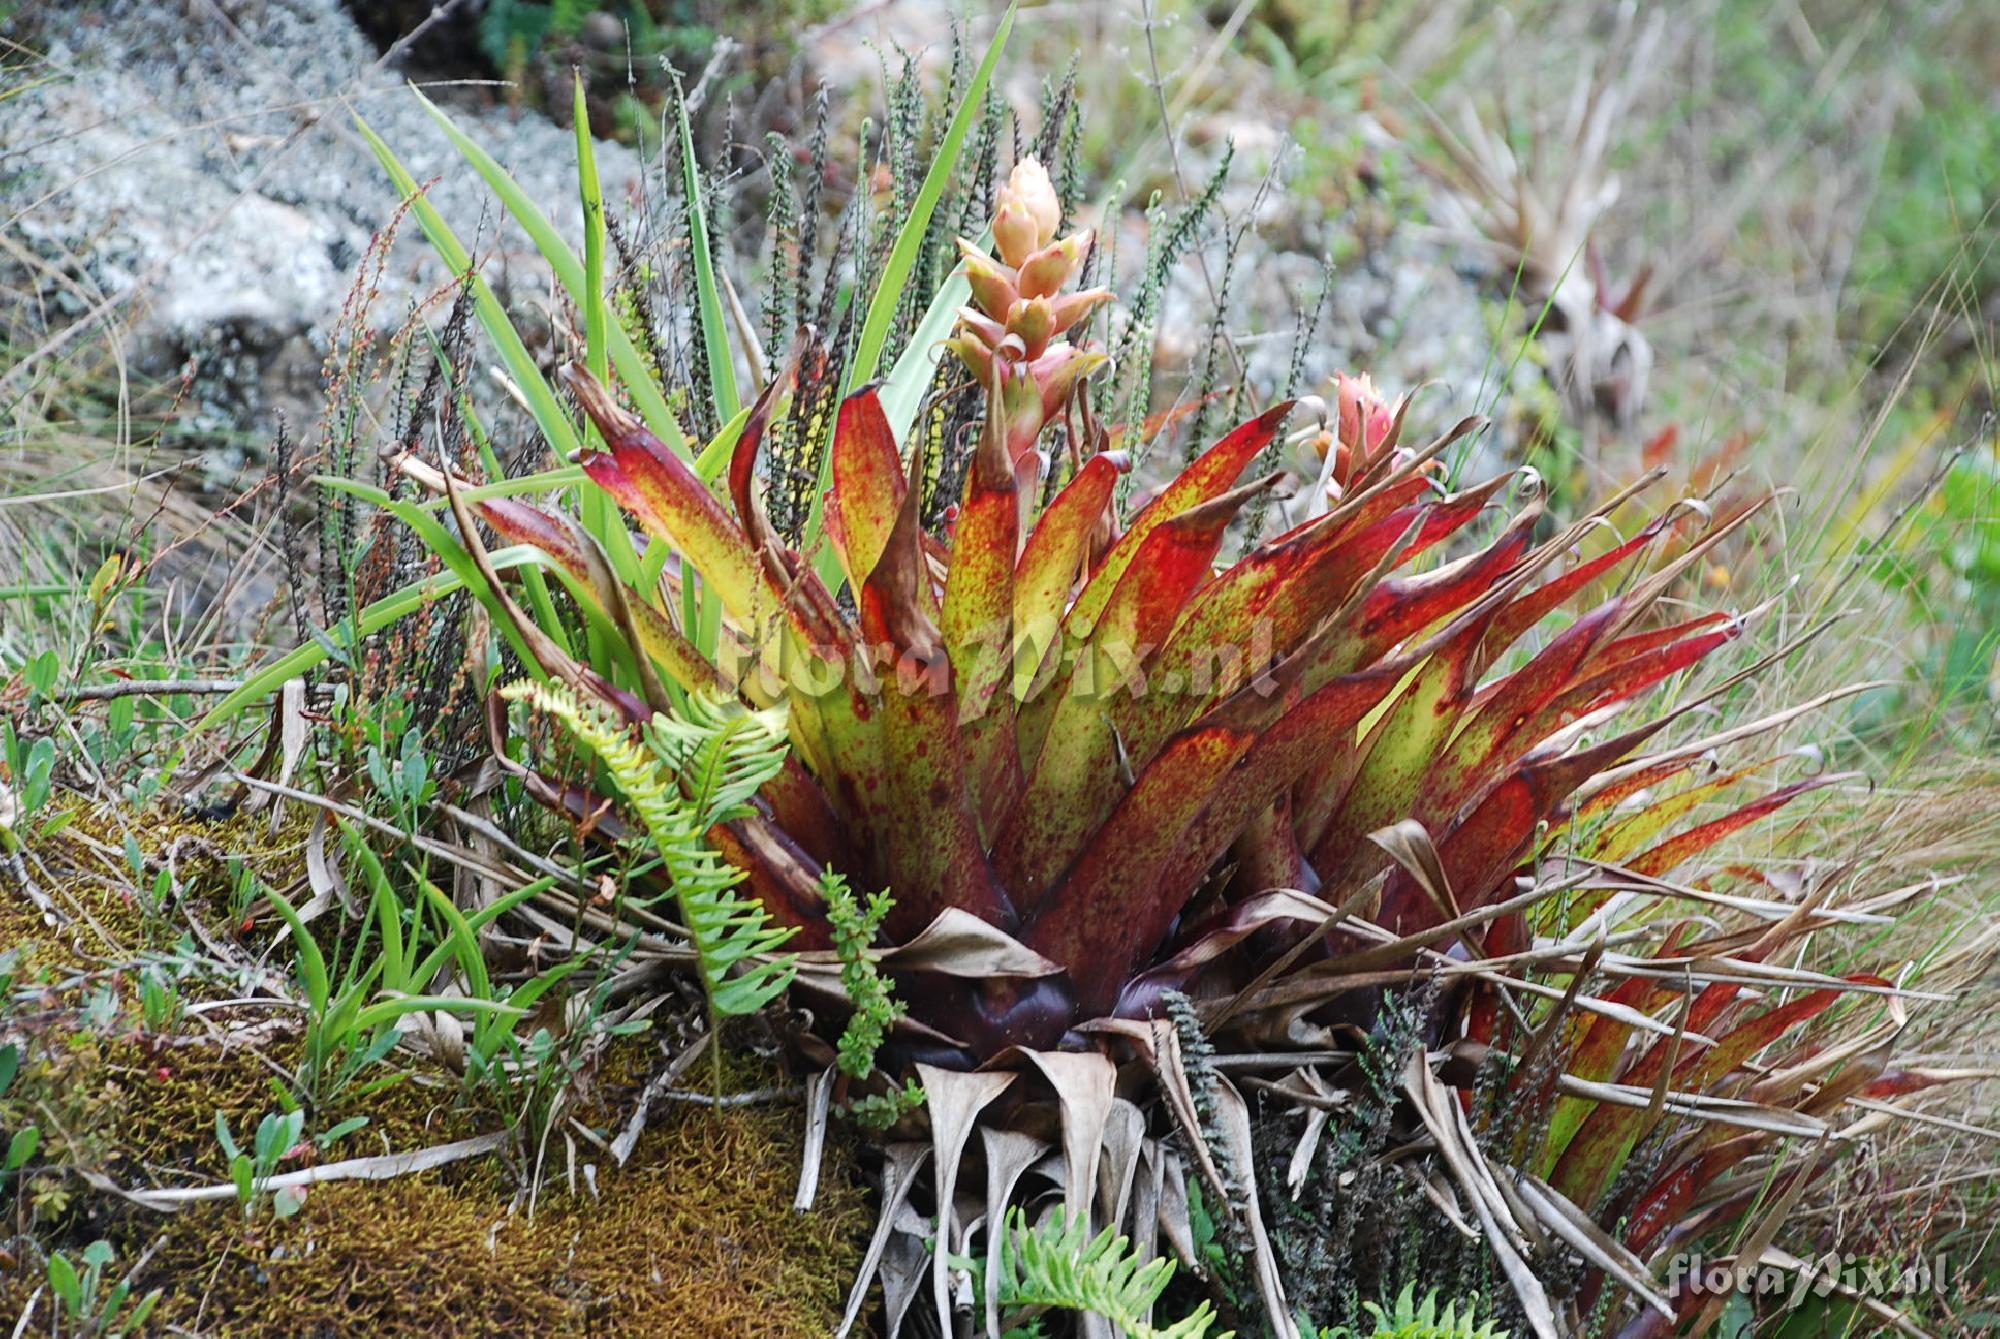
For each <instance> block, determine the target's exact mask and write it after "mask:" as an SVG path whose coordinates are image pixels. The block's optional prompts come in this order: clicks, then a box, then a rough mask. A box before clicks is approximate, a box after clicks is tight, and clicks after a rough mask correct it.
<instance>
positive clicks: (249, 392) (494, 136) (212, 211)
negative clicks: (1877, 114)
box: [0, 0, 640, 470]
mask: <svg viewBox="0 0 2000 1339" xmlns="http://www.w3.org/2000/svg"><path fill="white" fill-rule="evenodd" d="M14 22H15V24H16V25H21V24H28V25H31V27H32V31H33V33H34V35H35V36H36V37H37V38H38V40H39V42H40V43H41V45H42V49H44V50H46V51H47V53H48V67H47V68H48V72H49V73H51V74H53V75H55V76H56V77H54V78H52V79H50V80H48V81H47V82H45V83H43V84H41V85H40V86H38V87H33V88H30V89H28V90H27V91H25V92H23V93H21V94H19V95H17V96H15V97H11V98H8V99H5V100H0V145H6V146H8V148H7V149H6V151H4V153H0V216H4V217H5V218H7V219H8V220H9V221H10V224H11V225H12V226H13V227H14V228H15V229H17V235H19V236H20V237H21V238H23V239H24V240H25V241H26V243H27V244H28V246H29V247H30V248H31V249H32V250H33V251H34V252H35V253H37V254H38V255H39V256H40V257H41V258H42V259H44V260H47V261H49V262H50V263H51V264H52V265H54V266H55V267H57V268H58V269H60V270H61V271H63V272H64V273H66V274H67V275H69V276H70V278H71V279H72V280H73V285H71V286H67V287H63V286H53V285H49V284H48V283H47V281H46V279H44V280H43V281H41V283H40V284H38V286H40V287H43V288H45V289H46V290H47V296H48V298H49V299H50V303H51V306H52V308H53V309H54V315H55V318H56V319H55V321H54V322H53V323H54V324H60V323H61V321H62V320H64V319H74V318H75V317H77V316H79V315H81V314H83V313H84V312H87V311H91V310H94V309H95V308H96V307H97V306H98V305H100V304H103V303H105V302H107V301H110V302H113V303H116V304H117V307H116V310H117V311H118V312H119V315H120V317H121V318H122V321H123V325H124V330H125V338H126V339H127V341H128V351H129V352H130V353H131V354H132V355H133V356H134V361H135V363H136V364H137V365H138V366H139V367H140V368H141V369H142V370H144V371H147V372H151V373H154V374H172V373H174V372H176V371H178V370H179V369H180V368H181V367H182V366H183V365H184V364H186V363H187V362H188V360H189V359H190V358H192V359H193V360H194V361H195V364H196V373H195V379H194V381H193V383H192V392H193V394H194V395H195V397H196V398H197V400H198V401H199V402H201V403H199V404H198V405H197V406H196V412H195V414H194V415H193V418H194V420H195V421H196V422H200V421H202V419H203V412H202V411H203V410H204V409H207V410H211V411H213V412H212V413H211V414H209V415H208V417H209V418H210V419H212V420H213V421H216V422H225V421H234V422H236V423H237V424H239V425H241V424H246V423H247V424H248V425H249V427H250V430H251V436H252V437H253V438H254V437H256V436H258V435H260V434H265V433H268V432H269V430H270V428H271V426H272V423H273V418H274V413H275V411H276V410H277V409H279V408H281V407H282V408H286V409H287V410H288V412H289V413H290V414H291V416H292V417H293V420H294V422H295V423H296V422H301V421H302V422H305V423H310V422H311V421H312V420H313V419H314V418H315V417H316V416H317V414H318V410H319V404H318V397H319V367H320V363H321V361H322V359H323V358H324V356H325V350H326V347H327V345H326V339H327V335H328V332H329V330H330V329H331V327H332V326H333V324H334V322H335V321H336V320H337V319H338V317H339V315H340V312H341V309H342V305H343V303H344V302H345V301H347V299H348V296H349V293H350V290H351V288H352V286H353V284H354V280H355V276H356V274H357V271H358V268H359V262H360V261H361V259H362V257H363V255H364V254H365V252H366V251H367V248H368V247H369V244H370V239H371V237H372V236H373V235H374V234H375V233H376V231H377V230H378V229H380V228H382V227H383V226H384V225H385V224H387V223H389V222H390V221H391V219H392V217H393V216H394V215H395V213H396V206H397V200H396V196H395V192H394V189H393V187H392V186H391V185H390V184H389V181H388V179H387V177H386V176H385V175H384V174H383V172H382V170H381V168H380V166H379V165H378V164H377V163H376V161H375V158H374V156H373V154H372V153H371V152H370V151H369V149H368V146H367V144H366V142H365V141H364V140H363V139H362V137H361V136H360V134H359V133H358V132H357V131H356V130H355V128H354V126H353V122H352V116H353V115H354V114H356V113H358V114H360V115H362V116H364V117H366V118H367V120H368V122H369V124H370V125H371V126H373V127H374V129H375V130H376V131H377V132H378V133H379V134H380V135H381V136H382V137H383V139H384V140H386V141H387V142H388V143H389V144H390V145H391V146H392V147H393V148H394V149H395V151H396V152H397V154H398V155H399V156H400V157H401V158H402V160H403V161H404V163H405V164H406V165H407V166H408V167H409V169H410V171H411V173H412V174H413V175H414V176H415V177H416V178H417V180H419V181H428V180H430V179H431V178H434V177H435V178H438V180H437V182H436V185H435V186H434V187H433V188H432V190H431V192H430V198H431V199H432V201H433V202H435V203H436V204H437V205H438V207H439V209H440V210H441V211H442V212H443V213H444V215H445V217H446V218H447V219H449V220H450V221H451V222H452V224H453V226H454V227H455V228H456V229H457V230H458V231H459V234H460V236H461V237H462V238H463V239H465V240H466V241H467V243H468V244H469V245H473V246H474V247H475V249H476V251H477V253H478V254H479V255H481V257H482V258H483V260H484V261H485V263H486V265H487V271H488V274H489V277H490V278H494V279H495V280H496V281H497V280H500V279H502V278H504V276H505V274H506V273H507V271H508V269H509V267H510V265H511V266H513V267H514V268H515V269H516V270H517V271H518V270H520V269H521V268H522V267H523V266H530V267H532V269H533V270H534V272H535V273H537V274H539V272H540V267H539V265H537V264H535V263H534V262H533V261H532V253H531V251H530V250H529V249H528V245H527V243H526V240H525V239H524V238H522V237H521V236H520V235H519V234H518V233H516V232H515V231H513V230H512V229H511V228H508V227H504V226H502V222H503V218H504V215H503V214H502V212H501V211H500V209H499V208H498V206H497V204H496V203H495V202H493V201H492V199H491V198H490V196H489V195H488V194H487V193H486V191H485V190H484V187H483V184H482V183H480V182H479V180H478V179H477V177H476V176H475V175H474V173H473V172H472V171H471V169H470V168H469V167H467V166H466V165H465V163H464V162H463V160H462V159H460V157H459V155H458V154H457V152H456V151H455V150H453V149H452V147H451V146H450V144H449V143H448V142H447V141H446V140H445V139H444V137H443V136H442V135H441V134H440V133H439V131H438V129H437V126H436V124H435V123H434V122H433V121H432V119H431V117H430V115H429V114H428V113H427V112H426V111H425V110H424V108H423V106H422V104H421V103H420V102H419V101H418V100H417V98H416V96H415V94H414V93H412V92H411V91H410V90H409V89H408V88H407V87H406V86H405V85H404V83H403V81H402V79H401V77H400V76H399V75H398V74H396V73H395V72H394V71H393V70H391V69H389V68H386V67H384V66H382V65H381V64H380V62H379V58H378V55H377V52H376V51H375V50H374V48H373V47H372V46H371V45H370V43H369V42H368V40H367V39H366V38H365V37H364V36H363V35H362V34H361V33H360V31H359V30H358V29H357V28H356V27H355V25H354V23H353V21H352V19H351V18H350V17H349V16H348V14H347V13H346V11H345V10H343V9H342V8H341V6H340V4H339V3H338V0H237V2H236V3H232V4H226V5H222V6H218V5H216V4H212V3H209V0H186V2H185V3H160V2H159V0H108V2H107V3H103V4H97V5H92V6H88V7H80V8H78V9H77V10H76V11H75V12H72V13H64V14H60V15H58V14H56V13H55V12H54V11H53V10H52V9H42V8H39V7H38V6H36V5H35V4H33V3H31V4H30V5H29V7H28V9H27V10H26V11H23V12H21V13H20V14H17V16H16V18H15V20H14ZM450 92H451V90H440V91H439V94H438V96H439V98H440V100H441V101H442V100H443V99H444V98H446V97H448V96H449V94H450ZM487 101H488V99H487V97H486V95H485V94H484V93H481V94H479V95H477V96H476V97H473V98H461V99H460V105H457V106H452V107H450V109H449V110H451V113H452V115H453V117H454V118H455V119H456V120H457V121H458V122H459V124H460V125H461V126H463V127H464V128H465V129H466V130H467V132H468V133H470V134H471V135H473V136H474V137H475V138H476V139H477V140H478V141H479V142H480V143H481V144H483V145H485V146H486V147H487V148H488V150H489V151H490V152H492V153H493V155H494V156H495V157H496V158H498V159H499V160H500V161H501V162H502V163H504V164H506V165H508V166H509V168H510V169H511V170H512V171H513V172H514V174H515V176H516V177H517V179H519V180H520V181H521V183H522V184H523V186H524V187H526V188H527V190H528V191H529V192H530V193H531V194H532V195H533V196H534V197H535V198H536V199H537V200H539V201H540V202H541V203H542V206H543V208H544V209H545V210H546V211H547V212H548V213H549V215H550V216H551V217H552V218H553V219H554V220H555V221H556V223H557V225H558V227H560V228H562V229H563V230H564V231H566V232H568V233H570V234H571V235H572V237H574V236H575V235H576V234H577V233H578V231H579V229H580V224H581V211H580V209H579V208H578V206H577V203H576V178H575V171H574V162H575V148H574V141H573V139H572V136H571V132H570V131H569V130H568V129H566V128H563V127H558V126H556V125H554V124H552V123H550V122H549V121H548V120H547V119H545V118H544V117H541V116H539V115H535V114H522V115H515V114H512V113H509V112H508V111H506V110H504V109H496V108H492V107H490V106H488V105H486V103H487ZM598 161H599V169H600V172H601V174H602V177H603V181H604V188H605V192H606V194H607V196H608V197H611V198H614V199H618V198H623V197H625V196H626V195H627V194H628V193H629V192H630V191H631V190H632V189H633V187H634V186H635V184H636V183H637V181H638V179H639V176H640V165H639V163H638V161H637V159H636V158H635V156H634V155H633V154H632V153H631V152H630V151H629V150H627V149H625V148H624V147H622V146H620V145H616V144H602V145H600V146H599V147H598ZM448 277H449V276H447V275H445V274H444V273H443V270H442V267H441V266H440V265H439V264H438V262H437V261H436V260H435V258H434V257H433V256H432V254H431V253H430V250H429V248H428V246H427V245H426V244H425V243H424V241H423V239H422V238H421V236H420V235H418V231H417V228H416V226H415V223H414V221H406V222H405V224H404V226H403V228H402V230H401V235H400V236H399V240H398V243H397V247H396V250H395V252H394V253H393V254H392V256H391V262H390V264H389V265H388V266H387V267H386V268H385V270H384V273H383V276H382V284H381V286H380V291H379V292H378V294H377V306H376V308H375V311H376V315H377V319H378V321H386V322H387V323H388V324H390V325H393V324H394V323H395V322H396V320H398V319H399V318H400V316H401V314H402V313H403V311H404V310H406V308H407V304H408V303H410V302H411V301H417V300H422V299H424V298H425V297H427V296H429V295H432V294H434V293H435V292H436V291H437V290H438V289H439V286H440V285H442V284H444V283H445V281H446V280H447V279H448ZM541 286H542V285H541V283H540V282H539V281H538V283H537V284H536V287H541ZM186 419H187V416H186V415H184V416H183V420H184V421H186ZM210 447H211V449H222V450H223V457H222V458H218V459H217V461H216V462H215V463H216V464H217V465H218V466H221V467H223V468H224V469H225V470H226V469H227V466H228V460H227V458H226V457H227V456H228V455H229V454H230V450H231V449H233V448H217V447H216V445H215V443H214V442H211V443H210Z"/></svg>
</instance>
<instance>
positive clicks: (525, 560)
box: [166, 544, 547, 778]
mask: <svg viewBox="0 0 2000 1339" xmlns="http://www.w3.org/2000/svg"><path fill="white" fill-rule="evenodd" d="M490 557H491V558H492V560H493V569H494V570H495V571H497V572H504V571H507V570H508V569H510V568H515V567H525V566H531V565H532V566H538V567H539V566H541V565H543V564H545V563H546V562H547V559H546V558H545V557H544V556H543V555H542V552H541V550H540V549H536V548H531V547H529V546H528V545H525V544H521V545H515V546H513V547H511V548H505V549H498V550H495V551H494V552H493V553H492V554H491V555H490ZM463 589H465V582H464V580H463V579H462V578H461V577H459V575H458V574H457V573H455V572H439V573H437V574H435V575H433V576H428V577H425V578H424V579H423V580H421V581H413V582H411V583H410V584H409V585H407V586H404V587H403V588H402V589H400V590H395V591H391V592H390V593H389V594H387V595H384V596H383V597H382V598H381V599H379V600H376V601H375V602H374V603H372V604H370V605H368V606H366V607H365V608H363V609H362V611H361V614H360V617H359V618H356V619H342V620H341V621H340V622H339V623H337V624H335V625H334V626H333V627H332V628H329V629H325V630H324V632H325V635H326V636H327V638H328V640H330V641H333V642H335V643H340V642H343V641H348V642H351V641H353V640H354V639H356V638H360V637H368V636H372V635H373V634H375V633H378V632H380V631H381V630H382V629H384V628H386V627H388V626H389V625H390V624H392V623H394V622H396V621H397V620H398V619H401V618H407V617H408V616H409V615H411V614H413V613H415V612H416V611H417V610H419V609H421V608H422V607H423V606H425V605H427V604H430V603H431V602H433V601H435V600H441V599H443V598H444V597H445V596H447V595H450V594H453V593H454V592H456V591H460V590H463ZM326 656H327V651H326V646H325V644H324V643H322V642H320V641H317V640H315V641H309V642H307V643H306V644H305V645H303V646H300V647H298V648H296V649H294V650H292V651H290V652H288V653H287V654H285V655H282V656H280V657H279V658H278V659H276V660H274V661H272V662H271V663H270V664H268V665H266V666H265V667H264V668H263V669H261V670H258V671H257V672H256V673H255V674H253V675H251V676H250V677H249V678H248V679H245V680H244V681H243V686H242V687H240V688H238V689H236V690H234V691H233V692H230V693H228V694H227V695H225V696H224V697H223V699H222V700H221V701H220V702H218V703H216V704H215V706H214V707H213V708H211V709H210V710H209V713H208V714H207V715H206V716H203V717H202V718H201V719H200V720H199V721H196V722H195V724H194V728H193V729H192V730H189V731H188V733H187V737H186V738H185V739H183V740H182V741H181V746H180V748H179V749H178V750H177V751H176V752H175V753H174V756H173V757H172V759H170V760H169V761H168V763H167V767H166V772H167V776H168V777H169V778H171V777H172V775H173V773H174V771H175V770H176V769H178V768H179V766H180V764H181V763H182V761H184V760H185V758H186V756H187V747H188V745H189V744H190V743H192V742H193V741H194V740H195V739H196V738H198V737H199V736H201V735H202V734H204V733H206V732H207V731H209V730H212V729H214V728H215V727H216V726H218V725H221V724H223V723H224V722H226V721H228V720H230V719H231V718H233V717H234V716H236V714H237V713H239V712H241V711H242V710H243V709H244V708H245V707H247V706H249V705H250V704H251V703H252V702H261V701H262V700H263V699H265V698H267V697H269V696H270V695H271V694H273V693H275V692H277V691H278V689H279V688H280V687H282V686H283V685H284V684H285V682H286V681H287V680H290V679H296V678H297V677H298V676H299V675H301V674H304V673H306V672H307V671H308V670H313V669H317V668H319V666H321V665H323V664H325V663H326Z"/></svg>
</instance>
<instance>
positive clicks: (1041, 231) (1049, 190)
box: [1000, 158, 1062, 264]
mask: <svg viewBox="0 0 2000 1339" xmlns="http://www.w3.org/2000/svg"><path fill="white" fill-rule="evenodd" d="M1000 199H1001V202H1002V203H1005V202H1006V201H1008V200H1010V199H1011V200H1017V201H1019V202H1020V203H1021V205H1022V207H1024V208H1025V209H1026V210H1027V211H1028V217H1029V218H1031V219H1033V220H1034V221H1035V244H1034V246H1033V247H1031V248H1030V250H1040V249H1041V248H1042V247H1045V246H1047V245H1048V244H1049V243H1050V242H1053V241H1054V240H1055V239H1056V229H1057V228H1059V227H1061V226H1062V201H1061V200H1058V199H1057V198H1056V187H1055V183H1054V182H1052V181H1050V180H1049V174H1048V170H1047V169H1046V168H1044V167H1043V166H1042V164H1041V162H1040V160H1038V159H1034V158H1023V159H1022V160H1021V161H1020V162H1018V163H1016V164H1014V170H1013V172H1012V173H1010V174H1009V175H1008V177H1007V185H1006V186H1005V187H1004V188H1003V189H1002V190H1001V192H1000ZM1013 263H1015V264H1019V262H1018V261H1016V262H1013Z"/></svg>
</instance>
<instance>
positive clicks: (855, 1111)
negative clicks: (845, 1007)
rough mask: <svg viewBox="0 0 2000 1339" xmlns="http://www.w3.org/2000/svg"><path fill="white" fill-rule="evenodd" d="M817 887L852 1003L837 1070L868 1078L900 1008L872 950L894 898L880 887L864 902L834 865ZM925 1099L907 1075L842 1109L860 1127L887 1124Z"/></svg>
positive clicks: (843, 983)
mask: <svg viewBox="0 0 2000 1339" xmlns="http://www.w3.org/2000/svg"><path fill="white" fill-rule="evenodd" d="M820 893H821V895H822V896H824V897H825V898H826V914H827V920H828V922H829V923H830V924H831V925H832V927H833V950H834V952H835V953H836V954H837V955H838V956H839V958H840V984H841V986H842V987H843V988H844V989H845V990H846V991H847V999H848V1002H849V1003H850V1004H852V1005H853V1006H854V1013H853V1015H852V1016H851V1017H850V1018H849V1019H848V1020H847V1026H846V1027H845V1028H843V1029H842V1030H841V1033H840V1041H839V1043H838V1045H837V1047H836V1051H837V1054H838V1057H839V1064H840V1072H841V1073H842V1074H845V1075H846V1076H847V1077H848V1078H849V1079H851V1080H854V1081H856V1082H866V1081H867V1080H868V1079H870V1078H872V1077H874V1074H875V1054H876V1052H877V1051H879V1050H880V1049H881V1048H882V1042H883V1040H884V1039H885V1038H886V1037H887V1036H888V1034H889V1029H890V1028H891V1027H893V1026H895V1022H896V1020H897V1019H898V1018H901V1017H902V1016H903V1012H904V1009H903V1005H902V1002H901V1001H899V1000H897V999H896V997H895V987H894V985H893V984H892V983H891V982H890V981H889V979H888V978H887V977H885V976H883V975H882V970H881V968H880V967H879V966H877V965H876V962H875V957H874V953H873V951H872V947H873V945H874V942H875V936H876V935H877V934H878V933H879V932H880V931H881V929H882V922H883V921H884V920H885V919H887V917H888V915H889V910H890V908H891V906H893V905H894V899H892V898H891V897H890V896H889V894H888V892H887V891H886V890H884V891H883V892H879V893H871V894H870V895H869V897H868V903H867V905H866V906H863V905H862V904H861V901H860V899H858V898H857V897H855V895H854V893H853V890H851V889H850V888H849V887H848V886H847V880H846V878H845V877H843V876H842V875H840V874H838V873H835V872H834V871H832V870H828V871H827V872H825V873H824V874H822V875H821V877H820ZM923 1100H924V1090H923V1086H922V1085H921V1084H919V1083H918V1082H917V1081H916V1080H915V1079H906V1080H905V1081H904V1083H903V1086H902V1087H901V1088H896V1087H893V1086H892V1087H890V1088H889V1090H888V1091H886V1092H879V1093H866V1094H863V1095H862V1096H860V1097H856V1098H855V1099H853V1100H852V1101H850V1102H848V1103H847V1104H846V1105H845V1106H844V1107H842V1110H843V1111H844V1112H845V1113H846V1114H847V1116H849V1117H850V1118H851V1119H852V1120H853V1121H854V1122H855V1123H856V1124H857V1125H860V1126H862V1127H863V1128H864V1129H871V1130H886V1129H888V1128H889V1127H890V1126H891V1125H894V1124H895V1123H896V1122H897V1121H898V1120H901V1119H902V1118H903V1117H904V1116H905V1115H907V1114H908V1113H909V1112H911V1111H914V1110H915V1109H916V1108H917V1107H919V1106H921V1105H922V1104H923Z"/></svg>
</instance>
